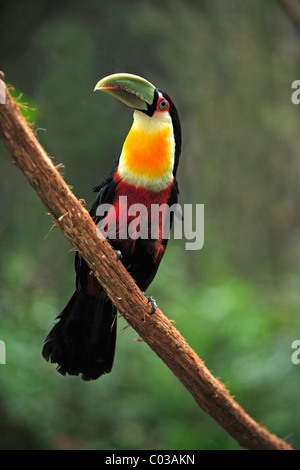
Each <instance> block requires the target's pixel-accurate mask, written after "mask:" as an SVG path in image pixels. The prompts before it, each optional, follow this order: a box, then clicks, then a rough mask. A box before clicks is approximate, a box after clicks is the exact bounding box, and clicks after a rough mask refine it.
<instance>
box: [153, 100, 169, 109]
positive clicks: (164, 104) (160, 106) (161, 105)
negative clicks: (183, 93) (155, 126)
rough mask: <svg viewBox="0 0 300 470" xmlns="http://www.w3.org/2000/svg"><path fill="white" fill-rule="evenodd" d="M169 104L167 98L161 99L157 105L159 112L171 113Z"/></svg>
mask: <svg viewBox="0 0 300 470" xmlns="http://www.w3.org/2000/svg"><path fill="white" fill-rule="evenodd" d="M169 107H170V105H169V102H168V101H167V100H166V98H163V97H161V98H159V100H158V103H157V109H156V110H157V111H169Z"/></svg>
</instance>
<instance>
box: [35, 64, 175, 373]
mask: <svg viewBox="0 0 300 470" xmlns="http://www.w3.org/2000/svg"><path fill="white" fill-rule="evenodd" d="M95 90H100V91H104V92H107V93H110V94H111V95H112V96H114V97H115V98H118V99H119V100H120V101H122V102H123V103H125V104H126V105H128V106H129V107H131V108H133V109H134V112H133V123H132V127H131V129H130V131H129V133H128V135H127V137H126V139H125V142H124V144H123V148H122V151H121V153H120V156H119V158H118V159H117V161H116V163H115V165H114V167H113V170H112V172H111V173H110V175H109V176H108V177H107V178H106V179H105V180H104V181H103V182H102V183H101V184H100V185H98V186H96V187H95V188H94V191H95V192H97V195H96V197H95V200H94V202H93V204H92V207H91V210H90V215H91V217H92V218H93V220H94V221H95V223H96V224H97V226H98V227H101V231H103V234H105V236H106V238H107V239H108V241H109V243H110V244H111V245H112V247H113V248H114V250H115V251H116V252H117V253H118V254H119V256H120V260H121V262H122V263H123V264H124V266H125V268H126V269H127V271H128V272H129V273H130V274H131V276H132V277H133V279H134V280H135V282H136V284H137V286H138V287H139V288H140V289H141V291H142V292H143V293H145V291H146V290H147V288H148V287H149V285H150V283H151V282H152V280H153V278H154V276H155V274H156V272H157V269H158V267H159V264H160V262H161V259H162V257H163V255H164V253H165V250H166V246H167V243H168V240H169V236H168V232H167V231H166V230H165V227H163V224H166V223H167V224H168V225H169V227H167V228H170V226H171V225H172V220H173V215H174V214H173V213H171V217H165V218H163V217H161V216H160V214H159V216H158V217H157V220H156V221H155V222H156V224H157V227H156V228H157V230H156V231H155V236H154V235H153V232H152V231H151V230H150V228H151V227H150V225H151V223H150V222H151V219H153V217H152V218H150V217H148V218H147V219H146V218H144V219H143V218H140V219H139V224H138V225H139V226H136V227H135V228H136V230H135V232H134V233H132V231H131V233H130V234H129V231H127V229H128V227H129V225H130V223H132V222H133V217H132V215H131V216H130V215H129V213H130V210H129V209H130V208H131V207H133V206H134V205H135V204H138V205H143V207H145V208H146V209H147V210H150V209H151V208H152V207H153V205H158V206H159V207H167V208H170V207H173V205H174V204H175V205H176V203H177V200H178V183H177V180H176V170H177V166H178V161H179V156H180V152H181V126H180V120H179V116H178V112H177V110H176V108H175V105H174V103H173V102H172V100H171V99H170V97H169V96H168V95H167V93H166V92H164V91H162V90H161V89H159V88H156V87H155V86H154V85H152V83H150V82H149V81H148V80H145V79H144V78H141V77H139V76H137V75H132V74H128V73H118V74H113V75H109V76H107V77H105V78H103V79H102V80H100V81H99V82H98V83H97V84H96V87H95ZM124 201H126V213H125V205H124ZM103 205H105V206H104V207H108V208H109V209H108V210H106V211H104V212H103V211H101V210H100V209H101V208H102V207H103ZM135 207H137V206H135ZM99 213H100V215H99ZM112 215H113V216H114V217H115V219H116V220H115V222H116V223H115V225H114V230H112V229H111V227H112V226H113V225H112V224H111V227H110V228H109V225H110V224H109V222H110V221H111V219H112ZM166 221H167V222H166ZM152 223H153V220H152ZM141 225H142V227H141ZM141 229H143V230H141ZM121 233H122V236H120V234H121ZM141 233H143V234H144V236H141V235H139V234H141ZM145 233H146V236H145ZM124 234H125V235H124ZM75 271H76V291H75V293H74V294H73V296H72V297H71V299H70V301H69V302H68V304H67V305H66V307H65V308H64V310H63V311H62V312H61V313H60V315H58V317H57V320H58V321H57V322H56V323H55V325H54V327H53V328H52V330H51V331H50V333H49V334H48V336H47V338H46V340H45V343H44V347H43V351H42V355H43V357H44V358H45V359H46V360H47V361H50V362H52V363H56V364H57V370H58V372H60V373H61V374H62V375H66V374H69V375H77V376H78V375H79V376H81V378H82V379H83V380H95V379H97V378H98V377H100V376H101V375H103V374H105V373H109V372H110V371H111V369H112V366H113V361H114V355H115V344H116V328H117V310H116V307H115V306H114V305H113V303H112V302H111V300H110V299H109V298H108V296H107V295H106V293H105V291H104V289H103V288H102V286H101V285H100V284H99V283H98V281H97V279H96V278H95V276H94V274H93V272H92V271H91V269H90V268H89V267H88V265H87V263H86V262H85V261H84V259H82V258H81V257H80V255H79V254H78V253H76V256H75ZM149 299H150V300H151V302H152V303H153V311H155V306H156V304H155V301H154V299H152V298H151V297H149Z"/></svg>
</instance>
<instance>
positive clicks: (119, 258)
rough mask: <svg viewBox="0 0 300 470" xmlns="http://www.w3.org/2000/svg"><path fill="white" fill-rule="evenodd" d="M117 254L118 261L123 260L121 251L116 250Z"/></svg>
mask: <svg viewBox="0 0 300 470" xmlns="http://www.w3.org/2000/svg"><path fill="white" fill-rule="evenodd" d="M115 253H116V255H117V261H120V260H122V258H123V256H122V253H121V251H120V250H115Z"/></svg>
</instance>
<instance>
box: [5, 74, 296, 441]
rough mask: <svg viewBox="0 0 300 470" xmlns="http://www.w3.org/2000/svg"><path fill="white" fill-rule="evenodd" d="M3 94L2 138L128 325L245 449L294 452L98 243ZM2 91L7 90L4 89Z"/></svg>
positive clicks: (79, 206) (103, 242) (87, 219)
mask: <svg viewBox="0 0 300 470" xmlns="http://www.w3.org/2000/svg"><path fill="white" fill-rule="evenodd" d="M1 87H2V90H5V94H6V99H5V101H6V104H0V138H1V139H2V141H3V142H4V144H5V146H6V147H7V149H8V151H9V152H10V153H11V155H12V157H13V158H14V162H15V164H16V165H17V166H18V168H20V169H21V170H22V171H23V173H24V174H25V176H26V178H27V179H28V181H29V183H30V184H31V186H32V187H33V188H34V189H35V191H36V192H37V193H38V195H39V197H40V198H41V200H42V201H43V203H44V205H45V206H46V208H47V210H48V211H49V212H50V213H51V214H52V217H53V219H54V223H55V224H56V225H57V226H59V228H60V229H61V231H62V232H63V234H64V235H65V237H66V238H67V239H68V240H69V241H70V242H71V243H72V245H73V246H74V247H75V249H76V250H78V252H79V253H80V255H81V256H82V257H83V258H84V259H85V260H86V261H87V263H88V265H89V266H90V268H91V269H92V270H93V272H94V274H95V276H96V278H97V279H98V281H99V282H100V283H101V284H102V286H103V287H104V289H105V290H106V292H107V294H108V296H109V297H110V298H111V300H112V301H113V302H114V304H115V305H116V307H117V308H118V310H119V312H120V314H122V315H123V316H124V317H125V319H126V320H127V322H128V323H129V324H130V325H131V326H132V327H133V328H134V329H135V330H136V331H137V332H138V334H139V335H140V337H141V338H143V340H144V341H145V342H146V343H148V345H149V346H150V347H151V348H152V349H153V351H154V352H155V353H156V354H157V355H158V356H159V357H160V358H161V359H162V360H163V361H164V362H165V363H166V365H167V366H168V367H169V368H170V369H171V370H172V372H173V373H174V374H175V375H176V377H177V378H178V379H179V380H180V381H181V382H182V384H183V385H184V386H185V387H186V389H187V390H188V391H189V392H190V393H191V394H192V395H193V397H194V399H195V400H196V402H197V403H198V404H199V405H200V407H201V408H202V409H203V410H204V411H205V412H206V413H208V414H209V415H210V416H212V417H213V418H214V419H215V420H216V421H217V422H218V423H219V424H220V425H221V426H222V427H223V428H224V429H225V430H226V431H227V432H228V433H229V434H230V435H231V436H233V437H234V438H235V439H236V440H237V441H238V442H239V444H240V445H241V446H242V447H244V448H246V449H265V450H272V449H274V450H276V449H277V450H284V449H285V450H291V449H292V448H291V447H290V446H289V445H288V444H287V443H286V442H284V441H283V440H281V439H280V438H278V437H277V436H275V435H274V434H271V433H269V431H267V430H266V429H265V428H264V427H263V426H261V425H260V424H258V423H256V422H255V421H254V420H253V419H252V418H251V417H250V416H249V415H248V414H247V413H246V412H245V411H244V410H243V409H242V408H241V407H240V406H239V405H238V403H236V402H235V400H234V399H233V398H232V397H231V395H230V394H229V392H228V391H227V390H226V388H225V386H224V385H223V384H222V383H221V382H220V381H219V380H217V379H216V378H215V377H214V376H213V375H212V374H211V373H210V371H209V370H208V369H207V368H206V366H205V365H204V363H203V361H202V360H201V359H200V358H199V357H198V356H197V354H196V353H195V352H194V351H193V350H192V349H191V348H190V347H189V345H188V344H187V342H186V340H185V339H184V338H183V337H182V336H181V335H180V333H179V332H178V331H177V330H176V329H175V328H174V326H173V325H172V324H171V322H170V321H169V320H168V319H167V318H166V317H165V315H164V314H163V313H162V312H161V311H160V310H159V309H157V311H156V313H155V315H152V316H151V315H150V311H151V306H150V305H149V304H147V300H146V298H145V296H144V295H143V294H142V293H141V292H140V290H139V289H138V287H137V286H136V284H135V282H134V280H133V279H132V278H131V276H130V275H129V274H128V272H127V271H126V269H125V268H124V266H123V264H122V263H121V262H120V261H118V260H117V257H116V254H115V252H114V250H113V249H112V248H111V246H110V244H109V243H108V242H107V241H106V240H105V239H99V237H98V235H97V233H96V226H95V224H94V222H93V220H92V219H91V217H90V216H89V214H88V212H87V211H86V209H84V207H83V206H82V204H81V203H80V202H79V201H78V200H77V198H76V197H75V196H74V194H73V193H72V191H71V190H70V188H69V186H68V185H67V184H66V183H65V181H64V180H63V178H62V177H61V175H60V174H59V172H58V171H57V169H56V168H55V166H54V165H53V163H52V160H51V159H50V158H49V157H48V155H47V154H46V152H45V150H44V149H43V148H42V146H41V145H40V143H39V142H38V140H37V139H36V137H35V135H34V133H33V132H32V130H31V129H30V127H29V126H28V124H27V122H26V120H25V119H24V118H23V116H22V115H21V113H20V112H19V109H18V107H17V105H16V103H15V102H14V101H13V99H12V98H11V97H10V95H9V93H8V91H7V89H6V87H5V85H4V83H3V82H1V80H0V90H1ZM3 87H4V88H3Z"/></svg>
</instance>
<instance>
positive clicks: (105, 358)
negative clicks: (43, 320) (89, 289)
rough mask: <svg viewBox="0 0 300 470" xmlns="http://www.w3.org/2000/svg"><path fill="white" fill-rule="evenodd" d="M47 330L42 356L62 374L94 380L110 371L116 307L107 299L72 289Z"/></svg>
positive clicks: (114, 339) (112, 358) (114, 337)
mask: <svg viewBox="0 0 300 470" xmlns="http://www.w3.org/2000/svg"><path fill="white" fill-rule="evenodd" d="M57 318H58V322H57V323H56V324H55V325H54V327H53V328H52V330H51V331H50V333H49V334H48V336H47V338H46V341H45V345H44V348H43V351H42V354H43V357H44V358H45V359H46V360H47V361H50V362H53V363H57V364H58V367H57V370H58V372H60V373H61V374H62V375H66V374H69V375H79V374H82V379H83V380H95V379H97V378H98V377H100V376H101V375H103V374H105V373H108V372H110V371H111V368H112V365H113V360H114V354H115V344H116V326H117V325H116V324H117V311H116V308H115V307H114V306H113V304H112V303H111V301H110V300H109V299H107V298H106V299H105V298H99V297H94V296H90V295H88V294H85V293H84V292H75V293H74V295H73V296H72V298H71V299H70V301H69V303H68V304H67V306H66V307H65V309H64V310H63V311H62V313H61V314H60V315H59V316H58V317H57Z"/></svg>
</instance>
